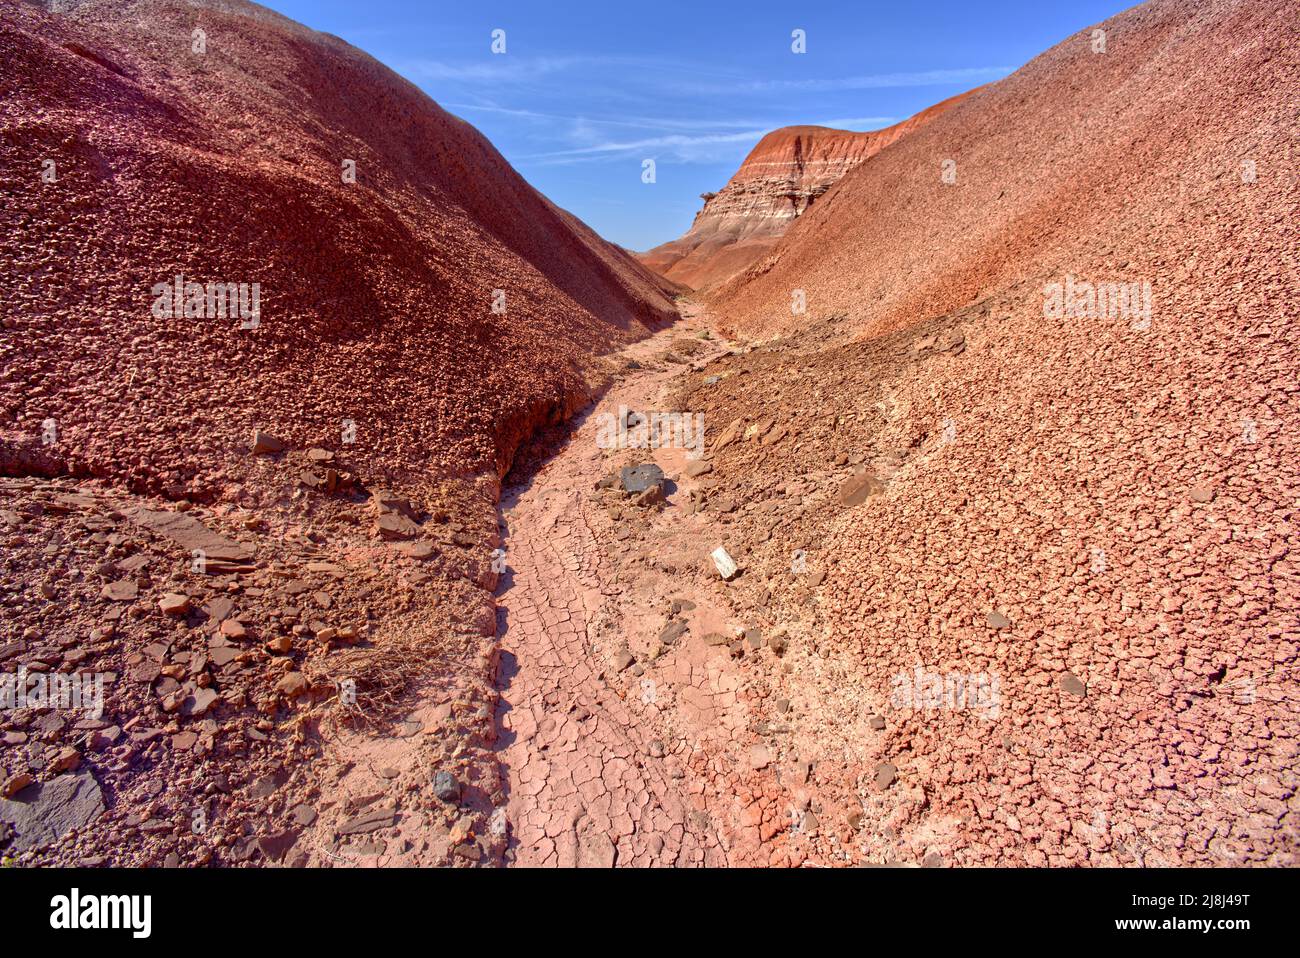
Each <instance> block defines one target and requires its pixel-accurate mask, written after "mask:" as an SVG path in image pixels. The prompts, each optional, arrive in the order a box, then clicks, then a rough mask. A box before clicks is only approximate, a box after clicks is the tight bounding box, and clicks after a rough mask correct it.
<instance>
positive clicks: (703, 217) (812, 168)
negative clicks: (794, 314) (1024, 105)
mask: <svg viewBox="0 0 1300 958" xmlns="http://www.w3.org/2000/svg"><path fill="white" fill-rule="evenodd" d="M969 95H970V93H963V94H961V95H959V96H956V97H953V98H951V99H948V100H944V101H943V102H942V103H937V104H935V105H934V106H932V107H929V108H928V109H926V110H923V111H921V112H920V113H918V114H916V116H913V117H911V118H909V119H907V120H904V121H903V122H902V123H897V124H895V125H893V126H891V127H886V128H885V129H883V130H873V131H871V132H869V133H854V132H850V131H848V130H833V129H830V128H829V127H824V126H788V127H784V128H782V129H779V130H773V131H772V132H771V133H769V134H767V136H765V137H763V139H761V140H759V142H758V145H757V146H755V147H754V149H753V150H751V151H750V154H749V156H747V157H746V158H745V162H744V163H742V164H741V166H740V169H739V170H737V171H736V174H735V176H733V177H732V178H731V179H730V180H729V181H728V182H727V185H726V186H724V187H723V188H722V189H721V190H720V191H719V192H717V193H712V194H705V195H704V197H703V198H704V208H703V209H702V210H700V212H699V213H697V214H696V216H695V222H694V223H692V224H691V228H690V231H689V232H687V233H686V235H685V236H682V237H681V238H680V239H676V240H673V241H671V242H669V243H664V244H663V245H661V246H656V247H655V248H654V249H652V250H649V251H648V252H646V253H642V254H641V256H640V259H641V261H642V262H643V263H645V264H646V265H647V266H649V267H651V268H652V269H654V270H657V271H658V272H659V273H661V274H662V275H664V276H666V277H668V278H669V279H671V280H673V281H675V282H678V283H681V284H683V285H685V286H689V287H691V288H693V289H697V290H706V289H708V288H710V287H712V286H716V285H717V284H718V283H720V282H722V281H723V280H725V279H727V278H728V277H730V276H732V275H734V274H735V273H737V272H739V271H741V270H743V269H745V268H746V267H748V266H750V265H751V264H753V263H755V262H757V261H759V260H760V259H762V258H763V256H765V255H766V254H767V252H768V251H769V250H770V249H771V248H772V247H773V246H774V245H775V244H776V242H777V240H779V239H780V238H781V236H782V235H783V234H784V233H785V231H786V230H787V229H788V228H789V227H790V224H791V223H793V222H794V221H795V220H796V219H797V218H798V217H800V216H802V215H803V214H804V213H805V212H806V211H807V210H808V208H809V207H810V206H812V204H813V203H814V202H815V201H817V199H818V198H819V197H820V196H822V194H824V193H825V192H826V191H827V190H828V189H830V187H831V186H832V185H833V184H834V183H835V182H836V181H837V180H839V179H840V177H842V176H844V174H846V173H848V172H849V170H852V169H853V168H855V167H857V166H859V165H860V164H862V163H864V162H866V161H867V160H869V159H870V158H871V157H873V156H875V155H876V154H877V153H879V152H880V151H881V150H883V149H884V148H885V147H887V146H889V145H890V144H891V143H895V142H897V141H898V140H899V139H901V138H903V137H904V136H907V135H908V134H909V133H911V132H912V131H913V130H915V129H917V128H919V127H921V126H922V125H924V124H925V123H927V122H929V121H930V120H931V119H933V118H934V117H935V116H937V115H939V114H940V113H942V112H943V111H944V110H946V109H948V108H949V107H951V106H952V105H954V104H955V103H958V102H960V101H961V100H962V99H964V98H965V97H967V96H969Z"/></svg>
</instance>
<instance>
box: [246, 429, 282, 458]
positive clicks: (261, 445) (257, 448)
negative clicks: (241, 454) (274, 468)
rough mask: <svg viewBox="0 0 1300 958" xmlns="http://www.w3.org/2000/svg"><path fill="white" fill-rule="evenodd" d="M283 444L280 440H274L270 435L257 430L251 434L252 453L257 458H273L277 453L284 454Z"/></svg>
mask: <svg viewBox="0 0 1300 958" xmlns="http://www.w3.org/2000/svg"><path fill="white" fill-rule="evenodd" d="M284 450H285V444H284V441H283V440H281V439H276V438H275V437H274V436H272V435H271V434H270V433H266V432H262V430H260V429H258V430H256V431H255V432H254V433H253V453H254V454H255V455H259V456H273V455H275V454H276V453H278V452H284Z"/></svg>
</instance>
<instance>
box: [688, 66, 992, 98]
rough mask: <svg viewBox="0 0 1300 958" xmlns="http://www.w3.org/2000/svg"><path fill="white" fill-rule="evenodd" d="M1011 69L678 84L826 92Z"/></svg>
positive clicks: (967, 78)
mask: <svg viewBox="0 0 1300 958" xmlns="http://www.w3.org/2000/svg"><path fill="white" fill-rule="evenodd" d="M1014 69H1015V68H1014V67H1005V66H997V67H963V68H960V69H956V70H919V71H915V72H912V73H873V74H867V75H864V76H847V77H821V78H814V79H807V80H743V81H740V82H735V83H724V84H707V85H703V84H689V85H681V86H680V88H681V89H687V90H689V91H690V92H692V93H696V94H710V95H717V94H741V93H774V92H780V91H783V90H788V91H798V92H809V91H815V92H829V91H833V90H878V89H885V88H891V87H916V86H946V85H950V84H951V85H960V84H969V83H977V82H981V81H982V82H987V81H989V80H997V79H1001V78H1002V77H1004V76H1006V75H1007V74H1008V73H1010V72H1012V70H1014Z"/></svg>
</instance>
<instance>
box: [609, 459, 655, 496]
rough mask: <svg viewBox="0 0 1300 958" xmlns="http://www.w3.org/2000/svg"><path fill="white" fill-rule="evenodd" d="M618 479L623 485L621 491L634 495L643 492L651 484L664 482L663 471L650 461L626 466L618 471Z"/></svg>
mask: <svg viewBox="0 0 1300 958" xmlns="http://www.w3.org/2000/svg"><path fill="white" fill-rule="evenodd" d="M619 480H620V482H621V483H622V485H623V491H624V492H628V493H631V494H633V495H636V494H638V493H642V492H645V491H646V490H647V489H649V488H651V487H652V486H662V485H663V482H664V471H663V470H662V469H660V468H659V467H658V466H656V465H655V464H654V463H652V462H647V463H642V464H641V465H639V466H627V467H625V468H624V469H622V470H621V471H620V472H619Z"/></svg>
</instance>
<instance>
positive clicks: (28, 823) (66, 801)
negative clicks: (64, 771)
mask: <svg viewBox="0 0 1300 958" xmlns="http://www.w3.org/2000/svg"><path fill="white" fill-rule="evenodd" d="M102 814H104V793H103V792H102V791H101V790H100V787H99V783H98V782H97V781H95V777H94V776H93V775H91V774H90V772H78V773H76V774H73V775H59V776H57V777H56V778H53V779H51V780H50V781H48V782H37V783H35V784H33V785H28V786H27V787H26V788H24V789H23V790H22V791H20V792H19V793H18V794H16V795H15V796H14V797H13V798H11V799H0V822H6V823H8V824H9V825H11V826H12V827H13V831H14V839H13V847H14V850H15V851H26V850H27V849H31V848H39V847H41V846H43V845H49V844H50V843H52V842H56V841H58V840H59V839H60V838H62V837H63V836H64V835H66V834H68V832H70V831H72V830H73V829H74V828H75V829H80V828H85V827H86V826H87V825H89V824H90V823H91V822H93V821H95V820H96V819H97V818H99V816H100V815H102Z"/></svg>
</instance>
